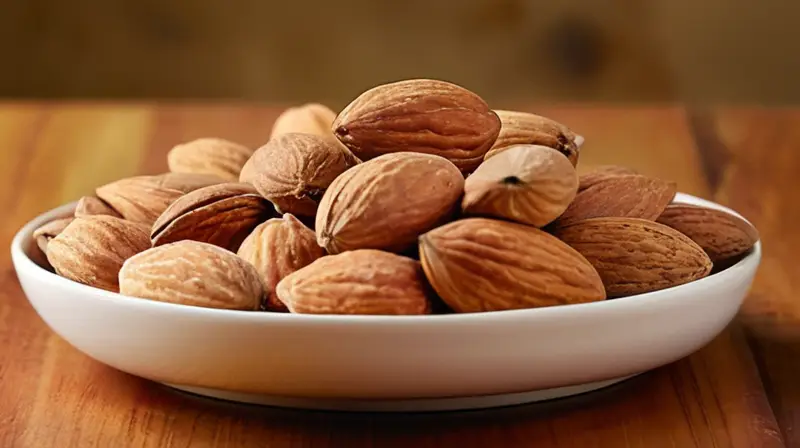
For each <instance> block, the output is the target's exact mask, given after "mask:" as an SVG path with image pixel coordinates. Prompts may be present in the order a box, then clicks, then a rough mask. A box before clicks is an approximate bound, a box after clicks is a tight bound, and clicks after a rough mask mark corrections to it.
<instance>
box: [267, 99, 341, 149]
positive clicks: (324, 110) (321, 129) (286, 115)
mask: <svg viewBox="0 0 800 448" xmlns="http://www.w3.org/2000/svg"><path fill="white" fill-rule="evenodd" d="M335 119H336V112H334V111H332V110H331V109H330V108H329V107H328V106H325V105H323V104H319V103H307V104H303V105H301V106H297V107H290V108H288V109H286V110H284V111H283V112H281V114H280V115H278V118H276V119H275V123H274V124H273V125H272V132H271V134H270V139H272V138H275V137H277V136H279V135H283V134H294V133H302V134H313V135H316V136H318V137H323V138H326V139H333V140H335V139H336V137H335V136H334V135H333V131H331V126H332V125H333V120H335Z"/></svg>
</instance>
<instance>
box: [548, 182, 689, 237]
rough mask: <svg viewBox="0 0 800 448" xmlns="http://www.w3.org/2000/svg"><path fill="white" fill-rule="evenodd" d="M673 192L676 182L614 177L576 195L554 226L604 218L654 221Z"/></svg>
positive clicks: (670, 198) (675, 188) (668, 201)
mask: <svg viewBox="0 0 800 448" xmlns="http://www.w3.org/2000/svg"><path fill="white" fill-rule="evenodd" d="M676 192H677V185H676V184H675V182H666V181H663V180H660V179H655V178H652V177H646V176H639V175H626V176H615V177H613V178H610V179H606V180H603V181H601V182H598V183H596V184H595V185H593V186H591V187H589V188H587V189H585V190H583V191H581V192H579V193H578V194H577V196H575V199H574V200H573V201H572V203H571V204H570V205H569V207H568V208H567V210H566V211H564V213H563V214H562V215H561V216H560V217H559V218H558V219H557V220H556V221H555V223H554V225H555V226H557V227H560V226H567V225H570V224H573V223H576V222H578V221H582V220H584V219H590V218H604V217H622V218H641V219H647V220H650V221H655V220H656V218H658V217H659V215H661V212H663V211H664V209H665V208H666V207H667V205H669V203H670V202H671V201H672V199H673V198H674V197H675V193H676Z"/></svg>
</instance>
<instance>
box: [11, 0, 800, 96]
mask: <svg viewBox="0 0 800 448" xmlns="http://www.w3.org/2000/svg"><path fill="white" fill-rule="evenodd" d="M798 18H800V2H797V1H791V0H763V1H760V2H753V1H749V0H691V1H689V0H596V1H595V0H564V1H558V2H551V1H546V0H402V1H376V0H339V1H322V0H307V1H281V2H275V1H261V0H231V1H223V0H186V1H163V0H72V1H62V0H25V1H22V0H0V36H2V39H0V54H2V55H3V57H2V61H3V62H2V65H0V67H2V69H0V97H3V96H5V97H13V98H20V97H35V98H42V97H47V98H52V97H56V98H62V97H79V98H86V97H93V98H108V97H114V98H119V97H124V98H132V97H133V98H136V97H148V98H164V97H169V98H199V97H202V98H226V99H232V98H233V99H246V100H256V101H271V102H298V101H306V100H317V101H323V102H328V103H330V104H331V105H332V106H335V107H341V106H343V105H344V104H345V103H346V102H347V101H349V100H350V99H351V98H352V97H353V96H355V95H356V94H357V93H358V92H360V91H362V90H364V89H365V88H367V87H369V86H372V85H375V84H377V83H381V82H386V81H389V80H393V79H398V78H405V77H418V76H426V77H438V78H444V79H448V80H452V81H455V82H459V83H462V84H464V85H466V86H467V87H469V88H471V89H474V90H476V91H478V92H479V93H480V94H481V95H483V96H484V97H485V98H486V99H487V100H489V101H491V102H494V103H496V104H508V103H514V102H517V101H529V100H536V101H541V100H547V101H550V100H560V101H564V100H567V101H580V102H587V101H590V102H591V101H615V102H630V101H636V102H647V101H654V100H656V101H662V102H663V101H668V102H671V101H681V102H686V101H688V102H714V103H717V104H718V103H720V102H722V103H729V102H748V103H759V104H775V103H797V102H798V101H800V83H798V82H797V79H800V58H798V57H797V55H798V54H800V26H798V23H797V21H798Z"/></svg>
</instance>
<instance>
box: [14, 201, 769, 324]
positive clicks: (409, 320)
mask: <svg viewBox="0 0 800 448" xmlns="http://www.w3.org/2000/svg"><path fill="white" fill-rule="evenodd" d="M674 202H675V203H684V204H694V205H702V206H706V207H710V208H716V209H718V210H722V211H725V212H728V213H731V214H733V215H735V216H738V217H740V218H742V219H744V220H745V221H747V219H746V218H744V217H743V216H742V215H741V214H739V213H737V212H736V211H734V210H732V209H730V208H728V207H725V206H722V205H720V204H717V203H715V202H711V201H708V200H705V199H702V198H699V197H696V196H693V195H689V194H686V193H680V192H679V193H677V194H676V196H675V200H674ZM76 204H77V201H75V202H70V203H67V204H64V205H61V206H59V207H56V208H53V209H50V210H48V211H45V212H43V213H41V214H39V215H38V216H36V217H35V218H33V219H31V220H30V221H29V222H27V223H26V224H25V225H24V226H23V227H22V228H20V229H19V230H18V231H17V233H16V235H15V236H14V238H13V239H12V242H11V256H12V260H13V265H14V269H15V270H16V271H17V275H18V276H19V274H20V271H23V270H24V271H28V272H29V273H30V275H33V276H36V278H37V280H38V281H40V282H41V283H46V284H47V285H48V287H51V288H57V289H59V290H66V291H69V292H70V293H72V294H79V295H84V296H92V297H95V298H99V299H102V300H105V301H111V302H112V303H114V304H116V305H120V306H128V307H136V306H140V307H149V308H150V309H152V310H154V311H156V310H158V311H160V312H165V313H181V314H184V315H186V314H190V315H193V316H194V317H198V318H228V319H238V320H240V321H250V322H295V323H306V324H313V323H319V324H325V323H348V324H358V323H362V324H366V323H369V324H390V323H391V324H414V325H418V324H424V323H425V322H429V323H431V324H441V323H445V322H448V323H464V324H469V323H475V322H478V321H485V320H486V319H487V318H491V319H500V320H503V319H519V318H523V319H534V318H536V319H538V318H547V319H550V318H566V317H568V316H570V315H574V314H575V313H585V312H592V311H594V312H610V311H612V310H617V309H620V308H622V309H627V308H628V307H629V306H649V305H651V304H653V303H654V302H658V301H661V300H670V301H671V302H674V301H676V300H680V299H679V298H675V297H674V296H675V294H678V295H679V296H682V295H691V294H693V293H702V292H703V290H705V289H707V287H713V286H714V284H715V282H725V280H726V279H727V278H735V277H736V276H739V275H745V274H746V273H748V272H751V271H756V270H757V268H758V266H759V264H760V261H761V253H762V249H761V240H760V239H759V240H758V241H756V243H755V245H754V246H753V248H752V249H751V250H750V252H749V253H748V254H747V255H745V256H744V257H742V259H741V260H739V261H738V262H736V263H735V264H733V265H732V266H730V267H728V268H727V269H725V270H723V271H720V272H717V273H715V274H712V275H709V276H707V277H704V278H701V279H699V280H695V281H693V282H689V283H685V284H682V285H678V286H673V287H670V288H665V289H661V290H657V291H652V292H648V293H644V294H636V295H632V296H626V297H620V298H615V299H606V300H601V301H597V302H588V303H576V304H566V305H557V306H549V307H541V308H528V309H515V310H502V311H492V312H474V313H451V314H426V315H397V316H395V315H341V314H295V313H270V312H262V311H242V310H225V309H218V308H206V307H200V306H195V305H183V304H175V303H168V302H159V301H155V300H150V299H144V298H139V297H129V296H124V295H122V294H120V293H115V292H111V291H106V290H103V289H100V288H94V287H92V286H88V285H85V284H82V283H78V282H75V281H72V280H69V279H67V278H64V277H61V276H59V275H57V274H55V273H53V272H50V271H48V270H47V269H45V268H43V267H41V266H39V265H38V264H37V263H35V262H34V261H33V260H32V259H31V258H30V257H29V256H28V254H26V253H25V250H24V247H25V246H26V245H30V244H31V243H33V241H31V240H32V238H33V231H34V230H35V229H36V228H38V227H39V226H41V225H42V224H45V223H47V222H49V221H52V220H54V219H57V218H58V217H61V216H64V215H65V214H67V213H69V212H70V211H71V210H74V208H75V206H76ZM747 222H749V221H747ZM26 297H27V294H26ZM28 299H29V301H30V298H28Z"/></svg>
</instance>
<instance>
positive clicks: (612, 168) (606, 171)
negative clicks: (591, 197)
mask: <svg viewBox="0 0 800 448" xmlns="http://www.w3.org/2000/svg"><path fill="white" fill-rule="evenodd" d="M628 174H639V173H637V172H636V170H634V169H632V168H628V167H625V166H619V165H601V166H598V167H597V168H595V169H593V170H591V171H589V172H586V173H584V174H581V175H580V176H578V181H579V183H580V185H578V191H583V190H585V189H587V188H589V187H591V186H592V185H594V184H597V183H600V182H602V181H604V180H607V179H610V178H612V177H617V176H625V175H628Z"/></svg>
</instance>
